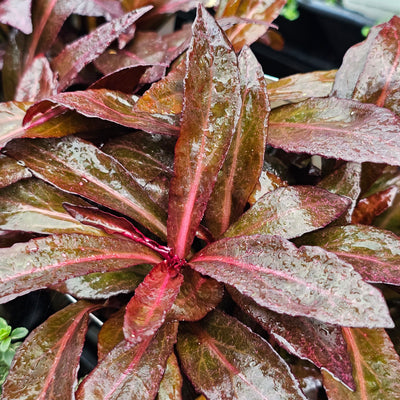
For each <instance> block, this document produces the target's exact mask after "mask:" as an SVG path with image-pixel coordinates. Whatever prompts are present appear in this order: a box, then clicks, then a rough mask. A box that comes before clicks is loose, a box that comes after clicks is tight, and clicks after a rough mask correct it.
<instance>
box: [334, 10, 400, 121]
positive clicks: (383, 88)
mask: <svg viewBox="0 0 400 400" xmlns="http://www.w3.org/2000/svg"><path fill="white" fill-rule="evenodd" d="M399 36H400V18H399V17H398V16H394V17H393V18H392V19H391V20H390V21H389V22H386V23H384V24H382V25H378V26H376V27H374V28H372V29H371V32H370V33H369V35H368V38H367V40H366V41H364V42H363V43H360V44H358V45H356V46H353V47H352V48H350V50H348V51H347V53H346V55H345V56H344V59H343V64H342V66H341V67H340V69H339V70H338V72H337V74H336V79H335V84H334V87H333V90H332V95H333V96H336V97H342V98H347V99H353V100H358V101H362V102H363V103H373V104H376V105H377V106H380V107H386V108H389V109H390V110H392V111H393V112H394V113H396V114H398V115H399V114H400V107H399V102H398V94H397V88H398V86H399V85H400V40H399Z"/></svg>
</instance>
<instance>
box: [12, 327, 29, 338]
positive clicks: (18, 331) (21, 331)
mask: <svg viewBox="0 0 400 400" xmlns="http://www.w3.org/2000/svg"><path fill="white" fill-rule="evenodd" d="M28 333H29V331H28V329H26V328H23V327H21V328H15V329H13V330H12V332H11V335H10V337H11V339H12V340H18V339H23V338H24V337H25V336H26V335H27V334H28Z"/></svg>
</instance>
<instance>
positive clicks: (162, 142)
mask: <svg viewBox="0 0 400 400" xmlns="http://www.w3.org/2000/svg"><path fill="white" fill-rule="evenodd" d="M175 143H176V139H175V137H169V136H166V135H151V134H148V133H145V132H135V133H132V134H129V135H125V136H122V137H120V138H117V139H115V140H110V141H109V142H108V143H107V144H106V145H105V146H103V147H102V151H104V152H105V153H108V154H110V155H112V156H113V157H114V158H116V159H117V160H118V161H119V162H120V163H121V164H122V165H123V166H124V167H125V168H126V169H127V170H128V171H129V172H130V173H131V174H132V175H133V176H134V177H135V179H136V181H137V182H138V183H139V184H140V185H141V186H142V187H143V188H144V189H145V190H146V192H147V193H148V194H149V196H150V197H151V198H152V199H153V201H155V202H156V203H158V204H159V205H160V206H162V207H163V208H167V207H168V192H169V182H170V179H171V177H172V174H173V163H174V146H175Z"/></svg>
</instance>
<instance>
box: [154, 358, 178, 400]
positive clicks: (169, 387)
mask: <svg viewBox="0 0 400 400" xmlns="http://www.w3.org/2000/svg"><path fill="white" fill-rule="evenodd" d="M182 384H183V378H182V374H181V370H180V368H179V364H178V360H177V358H176V356H175V353H171V355H170V356H169V357H168V360H167V366H166V367H165V372H164V375H163V378H162V379H161V382H160V388H159V389H158V394H157V400H183V398H182Z"/></svg>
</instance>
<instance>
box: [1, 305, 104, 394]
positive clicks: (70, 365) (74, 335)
mask: <svg viewBox="0 0 400 400" xmlns="http://www.w3.org/2000/svg"><path fill="white" fill-rule="evenodd" d="M96 308H99V306H98V305H94V304H91V303H89V302H86V301H79V302H77V303H75V304H71V305H69V306H68V307H66V308H64V309H62V310H61V311H58V312H57V313H56V314H54V315H52V316H51V317H50V318H49V319H48V320H47V321H46V322H44V323H43V324H42V325H40V326H39V327H38V328H36V329H35V330H34V331H33V332H31V334H30V335H29V336H28V337H27V338H26V339H25V341H24V343H23V344H22V345H21V346H20V347H19V348H18V351H17V353H16V355H15V358H14V360H13V365H12V368H11V371H10V374H9V375H8V379H7V381H6V382H5V384H4V385H3V397H4V398H7V399H10V400H11V399H15V400H17V399H27V400H28V399H32V400H33V399H40V398H42V399H45V398H52V399H57V400H65V399H71V400H72V399H74V387H75V385H76V384H77V372H78V368H79V358H80V355H81V352H82V348H83V343H84V341H85V334H86V331H87V325H88V320H89V315H88V314H89V312H90V311H93V310H95V309H96Z"/></svg>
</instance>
